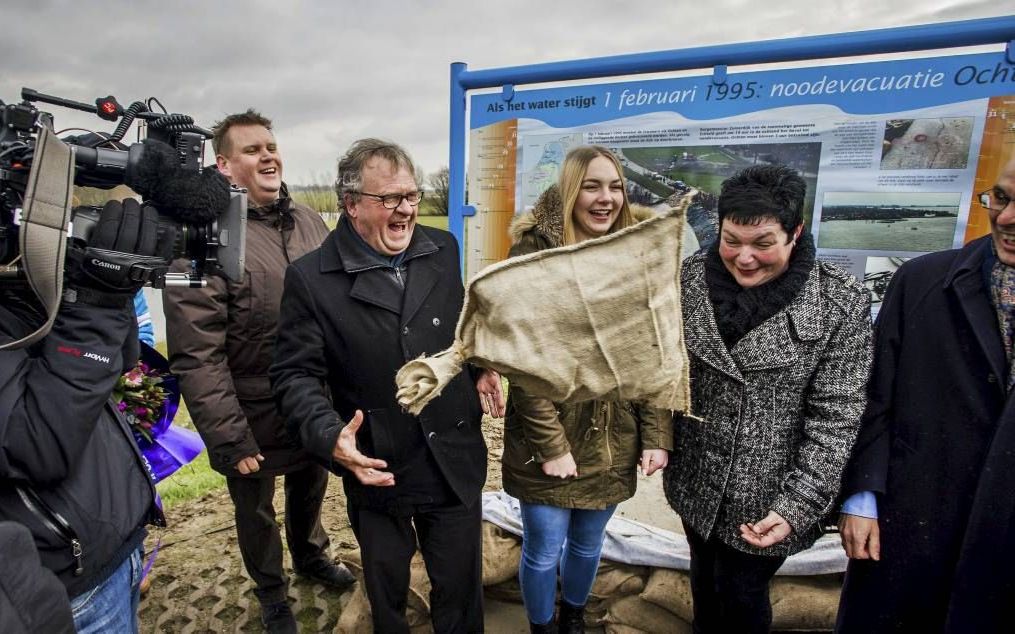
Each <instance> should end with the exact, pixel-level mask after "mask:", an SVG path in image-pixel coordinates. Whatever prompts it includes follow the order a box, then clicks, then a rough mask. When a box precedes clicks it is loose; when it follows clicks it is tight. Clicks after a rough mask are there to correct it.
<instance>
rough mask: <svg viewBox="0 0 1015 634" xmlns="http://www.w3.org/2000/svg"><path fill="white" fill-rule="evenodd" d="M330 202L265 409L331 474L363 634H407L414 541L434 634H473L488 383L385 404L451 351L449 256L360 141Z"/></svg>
mask: <svg viewBox="0 0 1015 634" xmlns="http://www.w3.org/2000/svg"><path fill="white" fill-rule="evenodd" d="M336 190H337V193H338V198H339V200H340V201H341V204H342V207H343V209H344V213H343V214H342V216H341V218H340V219H339V222H338V227H337V228H336V229H335V230H334V231H332V232H331V235H330V236H329V237H328V238H327V240H325V242H324V244H323V245H322V246H321V248H320V249H318V250H317V251H314V252H312V253H310V254H308V255H306V256H304V257H302V258H300V259H299V260H297V261H295V262H294V263H293V265H292V266H291V267H289V270H288V271H287V273H286V279H285V290H284V293H283V299H282V316H281V321H280V322H279V338H278V344H277V347H276V352H275V363H274V365H273V366H272V368H271V379H272V385H273V388H274V390H275V397H276V400H277V402H278V404H279V408H280V410H281V412H282V413H283V415H284V416H286V418H287V419H288V423H289V425H290V428H291V429H293V430H294V431H295V432H296V433H297V434H298V435H299V438H300V439H301V440H302V442H303V445H304V447H306V449H307V450H308V451H309V452H310V453H311V454H312V455H314V456H316V457H317V458H318V459H319V460H320V461H321V462H322V463H323V464H325V465H327V466H329V468H331V469H332V470H333V471H334V472H335V473H337V474H339V475H342V476H343V481H344V484H345V493H346V499H347V509H348V513H349V520H350V522H351V524H352V528H353V531H354V532H355V534H356V539H357V541H359V544H360V550H361V553H362V558H363V576H364V581H365V585H366V591H367V596H368V598H369V599H370V606H371V611H372V615H373V616H372V618H373V628H374V631H376V632H408V631H409V625H408V622H407V620H406V614H405V608H406V602H407V598H408V590H409V562H410V560H411V558H412V556H413V554H414V553H415V552H416V545H417V543H418V544H419V548H420V551H421V552H422V554H423V559H424V561H425V562H426V569H427V573H428V574H429V576H430V581H431V584H432V586H433V591H432V592H431V594H430V611H431V620H432V622H433V628H434V631H436V632H478V631H482V629H483V604H482V590H483V589H482V577H481V572H482V571H481V565H482V551H481V545H480V523H481V504H480V499H479V494H480V491H481V490H482V487H483V483H484V482H485V480H486V460H487V454H486V445H485V443H484V441H483V435H482V432H481V428H480V419H481V416H482V412H481V409H480V403H479V397H478V395H477V390H476V383H475V381H477V380H478V381H480V382H482V383H481V384H482V385H483V386H484V388H485V389H484V392H487V393H490V392H493V391H494V389H493V388H491V386H490V385H488V383H489V384H496V385H497V386H499V378H498V377H497V376H496V374H495V373H492V372H485V371H484V372H482V373H470V372H465V373H462V374H460V375H458V376H457V377H456V378H455V379H453V380H452V381H451V383H450V384H448V386H447V387H446V388H445V389H444V391H443V393H442V394H441V395H440V396H439V397H438V398H436V399H435V400H434V401H432V402H431V403H430V404H429V405H428V406H427V408H426V409H425V410H424V411H423V412H422V413H421V414H420V415H419V416H418V417H416V416H412V415H410V414H408V413H406V412H405V411H403V410H402V408H401V407H399V405H398V403H397V401H396V399H395V380H394V378H395V373H396V372H397V371H398V369H399V368H400V367H401V366H402V365H403V364H404V363H405V362H407V361H409V360H411V359H415V358H416V357H419V356H420V355H423V354H428V355H429V354H434V353H436V352H439V351H441V350H444V349H445V348H447V347H448V346H450V345H451V342H452V341H453V339H454V332H455V325H456V323H457V321H458V313H459V312H460V310H461V307H462V301H463V294H464V289H463V286H462V279H461V271H460V268H459V250H458V244H457V243H456V242H455V239H454V237H453V236H451V234H449V233H447V232H445V231H441V230H438V229H432V228H430V227H426V226H422V225H418V224H417V216H418V214H419V204H420V200H421V199H422V197H423V192H422V191H421V190H420V175H419V172H418V170H417V169H416V167H415V165H414V164H413V162H412V159H411V158H410V157H409V155H408V154H407V153H406V152H405V150H404V149H402V148H401V147H399V146H398V145H395V144H393V143H388V142H385V141H379V140H377V139H363V140H360V141H357V142H356V143H355V144H353V146H352V147H351V148H350V149H349V151H348V152H347V153H346V154H345V155H344V156H343V157H342V158H341V159H340V160H339V163H338V181H337V184H336ZM329 393H330V398H329Z"/></svg>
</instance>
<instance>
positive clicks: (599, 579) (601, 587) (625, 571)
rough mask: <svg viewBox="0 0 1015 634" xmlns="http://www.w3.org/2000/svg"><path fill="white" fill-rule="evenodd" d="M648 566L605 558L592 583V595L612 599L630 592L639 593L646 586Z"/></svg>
mask: <svg viewBox="0 0 1015 634" xmlns="http://www.w3.org/2000/svg"><path fill="white" fill-rule="evenodd" d="M647 576H648V568H646V567H645V566H631V565H628V564H622V563H617V562H614V561H609V560H607V559H603V560H602V561H600V563H599V571H598V572H597V573H596V578H595V581H593V583H592V591H591V593H590V594H591V596H593V597H597V598H601V599H610V598H614V597H623V596H627V595H629V594H638V593H639V592H641V591H642V590H643V589H644V588H645V577H647Z"/></svg>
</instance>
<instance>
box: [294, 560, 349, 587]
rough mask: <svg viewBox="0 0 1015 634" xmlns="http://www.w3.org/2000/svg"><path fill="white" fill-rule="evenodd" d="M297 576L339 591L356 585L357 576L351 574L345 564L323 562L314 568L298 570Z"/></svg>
mask: <svg viewBox="0 0 1015 634" xmlns="http://www.w3.org/2000/svg"><path fill="white" fill-rule="evenodd" d="M296 574H298V575H299V576H301V577H303V578H305V579H309V580H311V581H315V582H317V583H322V584H324V585H326V586H331V587H332V588H337V589H339V590H345V589H346V588H348V587H349V586H351V585H352V584H354V583H356V575H354V574H352V573H351V572H349V569H348V568H346V567H345V564H334V563H332V562H330V561H322V562H321V563H319V564H317V565H315V566H313V567H312V568H307V569H304V570H297V571H296Z"/></svg>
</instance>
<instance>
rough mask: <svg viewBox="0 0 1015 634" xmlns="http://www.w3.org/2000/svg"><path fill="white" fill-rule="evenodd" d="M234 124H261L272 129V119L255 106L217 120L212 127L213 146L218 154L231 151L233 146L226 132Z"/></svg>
mask: <svg viewBox="0 0 1015 634" xmlns="http://www.w3.org/2000/svg"><path fill="white" fill-rule="evenodd" d="M234 125H260V126H264V127H265V128H268V129H269V130H271V119H269V118H268V117H266V116H264V115H263V114H261V113H260V112H258V111H256V110H254V109H253V108H247V111H246V112H237V113H236V114H231V115H228V116H227V117H225V118H224V119H222V120H221V121H216V122H215V125H214V126H213V127H212V129H211V131H212V135H213V136H212V138H211V147H212V150H213V151H214V152H215V155H216V156H218V155H219V154H223V155H225V154H228V153H229V150H230V149H231V148H230V147H229V145H228V143H226V133H228V132H229V128H231V127H233V126H234Z"/></svg>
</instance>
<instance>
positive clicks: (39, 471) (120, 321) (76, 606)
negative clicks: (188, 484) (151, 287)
mask: <svg viewBox="0 0 1015 634" xmlns="http://www.w3.org/2000/svg"><path fill="white" fill-rule="evenodd" d="M157 214H158V212H157V211H156V210H155V208H154V207H151V206H150V205H147V204H146V205H144V206H142V205H140V204H139V203H138V202H137V201H135V200H131V199H128V200H126V201H124V202H122V203H121V202H118V201H110V202H108V203H106V205H105V206H104V207H103V209H102V212H101V214H100V218H99V222H98V223H97V225H96V227H97V228H96V229H95V231H93V233H92V235H91V236H90V238H89V241H88V247H87V249H83V248H80V247H78V246H76V245H77V243H75V246H73V247H68V250H67V262H66V265H65V274H64V284H63V291H64V292H63V298H62V301H61V303H60V306H59V310H58V311H57V314H56V320H55V322H54V323H53V326H52V329H51V330H50V331H49V332H48V333H47V334H46V335H45V336H44V337H43V338H42V339H40V340H39V341H37V342H35V343H33V344H31V345H28V346H24V347H20V348H11V349H6V350H2V351H0V522H2V523H6V522H8V521H11V522H15V523H17V524H21V525H23V526H25V527H27V528H28V530H29V531H30V532H31V536H32V538H33V540H34V549H37V551H38V560H39V561H41V564H42V566H44V567H45V568H48V569H49V570H51V571H52V572H53V573H55V575H56V578H58V579H59V581H60V582H61V584H60V585H59V586H58V588H59V591H58V594H56V595H52V596H50V597H49V601H51V602H53V603H57V604H60V605H61V606H65V605H66V602H67V599H68V597H69V598H70V609H71V611H72V615H73V619H74V627H75V628H76V629H77V631H79V632H85V633H91V632H110V631H115V632H136V631H137V627H138V624H137V605H138V600H139V599H140V591H139V585H140V583H141V570H142V567H143V562H142V554H143V541H144V537H145V525H146V524H157V525H159V526H165V520H164V518H163V516H162V512H161V511H160V510H159V509H158V507H157V506H156V505H155V485H154V483H153V482H152V478H151V476H150V474H149V467H148V465H147V461H146V460H145V459H144V457H143V456H142V455H141V452H140V450H139V449H138V447H137V444H136V443H135V441H134V436H133V435H132V433H131V431H130V428H129V427H128V425H127V422H126V420H125V419H124V417H123V414H122V413H121V412H120V411H119V410H118V409H117V407H116V404H115V402H114V401H113V400H112V399H111V398H110V397H111V396H112V393H113V388H114V387H115V385H116V382H117V379H118V378H119V377H120V375H121V373H122V372H123V371H124V368H130V367H133V365H134V364H135V363H136V362H137V359H138V354H139V351H138V341H137V319H136V317H135V315H134V302H133V297H134V294H135V293H136V292H137V291H138V290H139V289H140V288H141V286H142V284H143V283H144V280H139V279H137V278H136V277H135V276H134V275H132V272H137V271H140V270H145V269H147V270H151V267H152V264H153V262H157V261H161V262H163V263H164V261H165V260H164V258H162V259H159V258H157V257H156V254H165V253H166V252H167V249H166V247H167V246H168V245H170V244H171V242H172V238H171V237H169V236H167V237H166V239H165V240H162V241H160V240H158V238H157V228H158V224H157V218H158V215H157ZM54 239H56V236H54ZM45 321H46V311H45V309H44V308H43V305H42V303H41V302H40V301H39V300H38V299H37V298H36V296H35V293H34V292H33V290H32V289H31V288H30V287H29V286H28V285H27V283H26V284H24V285H18V284H17V283H16V282H11V281H9V280H4V282H3V283H2V284H0V344H4V345H6V344H10V343H11V342H14V341H18V340H20V339H22V338H23V337H25V336H26V335H28V334H29V333H31V332H33V331H35V330H36V329H37V328H38V327H39V326H40V325H41V324H43V323H45ZM11 537H12V536H11V535H10V534H9V533H8V534H7V535H6V537H5V539H10V538H11ZM13 538H14V539H16V540H19V539H21V538H20V537H18V536H13ZM11 548H12V546H11V544H10V542H7V543H6V544H5V545H4V546H3V547H2V548H0V575H2V576H4V577H6V579H5V585H6V587H7V588H8V589H16V590H15V594H21V593H28V592H29V591H30V587H29V586H27V585H24V584H18V585H17V586H12V585H10V584H11V582H12V581H13V578H14V575H16V574H17V572H18V570H19V568H21V565H22V564H25V565H31V563H30V562H28V561H27V560H25V559H24V558H25V557H28V556H29V553H27V552H25V550H24V549H23V548H21V549H17V550H15V551H14V552H17V553H18V554H19V555H20V556H21V560H20V563H19V561H18V560H15V559H12V558H11V557H9V556H8V555H7V554H8V553H9V552H11V550H9V549H11ZM32 554H34V553H32ZM36 581H37V582H38V583H47V584H48V583H49V582H48V581H46V580H43V579H41V578H40V579H37V580H36ZM8 594H9V592H8ZM24 600H25V596H24V595H23V594H21V596H20V598H19V599H18V598H16V600H15V602H14V604H15V605H16V604H17V603H20V602H23V601H24ZM52 609H53V610H57V609H58V608H57V607H55V606H54V607H53V608H52ZM59 609H63V608H59ZM5 610H6V607H5V602H3V601H0V611H5ZM23 616H28V614H27V613H26V614H24V615H23ZM50 616H52V617H56V616H57V612H55V611H54V612H53V613H52V614H51V615H50ZM0 623H2V624H3V625H4V627H3V628H0V631H3V632H8V631H16V630H14V629H7V624H8V615H6V614H0ZM33 623H34V624H37V625H38V626H39V629H38V630H37V631H46V632H49V631H53V632H58V631H62V630H61V629H59V628H60V621H59V620H58V619H55V618H54V619H47V624H46V625H45V627H44V626H43V622H41V621H33ZM50 626H52V628H53V629H49V627H50ZM34 627H35V625H33V628H34Z"/></svg>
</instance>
